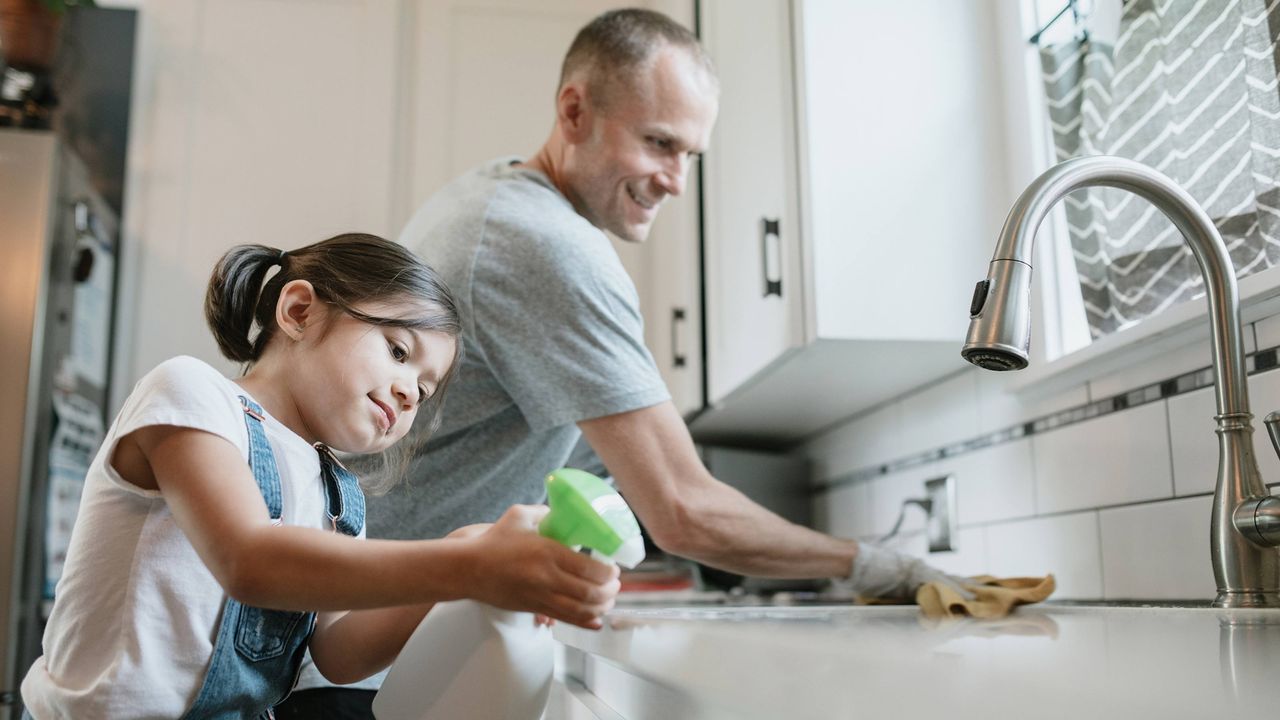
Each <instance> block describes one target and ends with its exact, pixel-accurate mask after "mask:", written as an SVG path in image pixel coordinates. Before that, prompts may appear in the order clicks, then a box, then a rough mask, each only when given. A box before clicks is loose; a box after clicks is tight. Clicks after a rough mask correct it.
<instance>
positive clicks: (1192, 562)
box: [1098, 496, 1217, 600]
mask: <svg viewBox="0 0 1280 720" xmlns="http://www.w3.org/2000/svg"><path fill="white" fill-rule="evenodd" d="M1212 507H1213V498H1211V497H1209V496H1203V497H1194V498H1184V499H1180V500H1168V501H1165V502H1157V503H1149V504H1144V505H1135V506H1133V507H1123V508H1112V509H1110V510H1101V511H1099V512H1098V519H1099V522H1100V523H1101V528H1102V578H1103V584H1104V586H1105V587H1106V593H1107V597H1108V598H1113V599H1115V598H1145V599H1152V600H1158V599H1163V600H1187V599H1205V600H1212V599H1213V597H1214V595H1215V594H1216V592H1217V588H1216V586H1215V584H1214V580H1213V566H1212V564H1211V563H1210V559H1209V513H1210V510H1211V509H1212Z"/></svg>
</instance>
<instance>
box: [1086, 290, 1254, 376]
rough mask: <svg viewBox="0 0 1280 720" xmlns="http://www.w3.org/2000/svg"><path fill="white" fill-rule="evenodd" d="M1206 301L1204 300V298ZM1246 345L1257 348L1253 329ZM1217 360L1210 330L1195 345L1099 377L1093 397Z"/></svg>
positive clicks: (1186, 371)
mask: <svg viewBox="0 0 1280 720" xmlns="http://www.w3.org/2000/svg"><path fill="white" fill-rule="evenodd" d="M1200 302H1203V301H1200ZM1244 349H1245V352H1246V353H1252V352H1254V351H1255V350H1257V347H1256V346H1255V344H1254V341H1253V333H1251V332H1245V333H1244ZM1212 364H1213V350H1212V346H1211V345H1210V341H1209V333H1208V331H1207V330H1206V331H1205V333H1204V338H1203V339H1200V340H1197V341H1196V342H1194V343H1192V344H1191V345H1186V346H1183V347H1181V348H1177V349H1175V350H1172V351H1170V352H1167V353H1163V354H1161V355H1158V356H1156V357H1154V358H1151V359H1149V360H1144V361H1143V362H1141V363H1138V364H1137V365H1135V366H1133V367H1127V368H1124V369H1122V370H1117V371H1116V372H1113V373H1110V374H1108V375H1104V376H1102V377H1100V378H1095V379H1093V380H1091V381H1090V382H1089V398H1090V399H1091V400H1100V399H1102V398H1108V397H1111V396H1113V395H1119V394H1121V393H1125V392H1128V391H1130V390H1134V389H1137V388H1140V387H1142V386H1144V385H1150V384H1152V383H1157V382H1161V381H1163V380H1168V379H1170V378H1173V377H1177V376H1178V375H1182V374H1183V373H1188V372H1191V371H1193V370H1199V369H1200V368H1206V367H1209V366H1210V365H1212Z"/></svg>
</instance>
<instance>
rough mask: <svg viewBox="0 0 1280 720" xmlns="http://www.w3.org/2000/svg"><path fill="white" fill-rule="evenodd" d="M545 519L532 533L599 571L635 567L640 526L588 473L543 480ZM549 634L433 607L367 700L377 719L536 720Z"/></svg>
mask: <svg viewBox="0 0 1280 720" xmlns="http://www.w3.org/2000/svg"><path fill="white" fill-rule="evenodd" d="M547 504H548V505H549V506H550V507H551V510H550V512H548V513H547V515H546V516H545V517H543V519H542V521H541V522H540V523H539V524H538V534H540V535H542V536H543V537H548V538H551V539H553V540H556V541H558V542H561V543H563V544H565V545H567V546H569V547H571V548H574V549H579V548H582V549H590V551H591V555H592V556H593V557H595V558H596V559H598V560H601V561H603V562H615V563H617V564H619V565H621V566H623V567H626V568H632V567H635V566H636V565H638V564H640V561H641V560H643V559H644V541H643V539H642V538H641V536H640V525H639V523H637V522H636V518H635V516H634V515H632V513H631V508H629V507H627V503H626V501H624V500H623V499H622V496H621V495H619V494H618V493H617V491H615V490H614V489H613V488H612V487H610V486H609V485H608V484H607V483H605V482H604V481H603V480H601V479H600V478H598V477H596V476H595V475H592V474H591V473H587V472H583V471H581V470H573V469H570V468H562V469H560V470H556V471H555V472H553V473H551V474H550V475H548V476H547ZM554 664H555V645H554V641H553V640H552V638H551V630H550V628H547V627H545V626H538V625H535V624H534V620H533V615H532V614H530V613H522V612H512V611H509V610H501V609H498V608H495V607H492V606H490V605H485V604H483V603H479V602H476V601H474V600H457V601H454V602H446V603H440V604H438V605H436V606H435V607H433V608H432V609H431V611H430V612H429V613H427V616H426V617H425V618H423V620H422V624H420V625H419V626H418V629H417V630H415V631H414V633H413V635H412V636H410V637H409V641H408V642H406V643H405V645H404V649H403V650H401V651H400V655H399V657H397V658H396V661H395V663H394V664H393V665H392V666H391V669H390V671H389V672H388V673H387V677H386V680H384V681H383V683H382V689H381V690H379V691H378V694H377V696H376V697H375V698H374V700H373V713H374V716H375V717H377V718H378V720H444V719H445V718H464V717H477V718H479V717H483V718H494V719H495V720H537V719H538V718H540V717H541V716H542V712H543V709H544V708H545V706H546V703H547V696H548V694H549V692H550V690H551V676H552V671H553V669H554Z"/></svg>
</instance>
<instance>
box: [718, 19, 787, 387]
mask: <svg viewBox="0 0 1280 720" xmlns="http://www.w3.org/2000/svg"><path fill="white" fill-rule="evenodd" d="M701 9H702V14H701V20H702V27H701V30H702V41H703V44H704V46H705V47H706V48H707V51H708V52H709V53H711V55H712V57H713V58H714V60H715V63H716V67H717V70H718V72H719V75H720V115H719V118H720V119H719V122H718V125H717V127H716V129H715V133H714V134H713V135H712V140H711V146H710V147H709V148H708V149H707V152H706V155H705V157H704V161H703V162H704V164H703V173H704V180H705V182H706V187H705V189H704V191H703V203H704V209H705V212H706V218H705V229H706V236H705V238H704V243H705V252H706V262H707V267H706V278H705V280H706V296H707V309H708V311H709V312H710V313H713V314H712V315H710V316H709V318H708V325H707V358H708V362H709V365H708V367H709V373H708V377H707V397H708V400H709V402H710V403H711V404H712V405H715V404H717V403H719V402H720V401H721V400H723V399H724V398H725V396H726V395H728V393H729V392H730V391H732V390H733V389H734V388H737V387H739V386H741V385H742V384H743V383H744V382H746V381H747V380H748V379H750V378H751V377H752V376H754V375H755V374H757V373H759V372H760V371H761V370H762V369H763V368H764V367H766V366H767V365H768V364H769V363H770V362H772V361H773V360H774V359H776V358H778V357H779V356H781V355H782V354H784V353H785V352H786V351H787V350H788V349H790V348H793V347H797V346H799V345H800V344H801V343H803V342H804V313H803V311H802V310H803V304H802V301H801V298H802V296H803V292H804V290H803V288H802V287H801V282H802V281H801V272H800V270H801V266H800V258H801V255H800V237H801V233H800V213H799V209H798V200H799V196H798V188H797V186H796V167H795V162H796V153H795V150H794V145H795V144H794V140H793V139H794V137H795V112H794V104H793V102H792V101H791V99H792V97H793V92H792V86H793V73H792V62H791V47H790V42H789V39H790V37H789V36H790V25H791V22H790V13H789V12H788V8H787V3H785V2H778V1H777V0H730V1H727V2H726V1H723V0H722V1H719V2H703V3H702V5H701ZM789 140H790V141H789Z"/></svg>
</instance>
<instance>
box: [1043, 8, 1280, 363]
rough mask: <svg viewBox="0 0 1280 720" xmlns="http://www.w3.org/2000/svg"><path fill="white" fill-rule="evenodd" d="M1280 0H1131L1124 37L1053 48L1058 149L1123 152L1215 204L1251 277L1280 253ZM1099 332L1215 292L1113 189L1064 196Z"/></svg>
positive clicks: (1047, 72) (1152, 218) (1241, 272)
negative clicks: (1279, 76)
mask: <svg viewBox="0 0 1280 720" xmlns="http://www.w3.org/2000/svg"><path fill="white" fill-rule="evenodd" d="M1278 7H1280V2H1278V1H1277V0H1231V1H1229V2H1222V1H1221V0H1198V1H1197V0H1164V1H1163V2H1157V1H1156V0H1128V1H1127V2H1125V4H1124V11H1123V15H1122V18H1121V21H1120V31H1119V34H1118V35H1117V38H1116V43H1115V45H1114V47H1112V46H1108V45H1105V44H1102V43H1098V42H1096V41H1089V40H1085V41H1083V42H1080V41H1071V42H1068V43H1063V44H1056V45H1051V46H1046V47H1043V48H1041V53H1040V56H1041V62H1042V68H1043V71H1044V83H1045V88H1046V93H1047V96H1048V100H1049V118H1050V121H1051V122H1052V125H1053V139H1054V145H1055V149H1056V151H1057V157H1058V160H1059V161H1061V160H1065V159H1067V158H1071V157H1079V156H1083V155H1119V156H1122V157H1127V158H1130V159H1132V160H1136V161H1138V162H1141V163H1143V164H1146V165H1149V166H1151V167H1153V168H1156V169H1157V170H1159V171H1161V172H1163V173H1164V174H1166V175H1168V176H1169V177H1170V178H1172V179H1173V180H1174V181H1175V182H1177V183H1178V184H1179V185H1181V186H1182V187H1183V188H1185V189H1186V190H1187V191H1188V192H1189V193H1191V195H1192V197H1194V198H1195V199H1196V200H1197V201H1198V202H1199V203H1200V205H1201V206H1202V207H1203V208H1204V209H1205V210H1206V211H1207V212H1208V213H1209V216H1210V217H1212V218H1213V219H1214V222H1215V223H1216V224H1217V226H1218V231H1219V232H1221V233H1222V237H1223V240H1225V241H1226V243H1227V248H1228V250H1229V251H1230V253H1231V260H1232V262H1233V263H1234V264H1235V267H1236V273H1237V275H1238V276H1240V277H1243V276H1245V275H1248V274H1250V273H1254V272H1257V271H1259V270H1264V269H1266V268H1269V267H1271V266H1272V265H1275V264H1277V263H1280V186H1278V184H1277V179H1278V178H1280V93H1278V92H1277V60H1278V58H1277V48H1276V39H1277V37H1280V11H1278V10H1277V8H1278ZM1065 204H1066V210H1067V224H1068V226H1069V230H1070V235H1071V245H1072V249H1073V250H1074V255H1075V261H1076V270H1077V273H1078V274H1079V277H1080V290H1081V293H1082V295H1083V297H1084V306H1085V312H1086V314H1087V315H1088V321H1089V330H1090V332H1091V334H1092V335H1093V337H1094V338H1097V337H1099V336H1101V335H1105V334H1107V333H1110V332H1114V331H1115V330H1119V329H1121V328H1124V327H1126V326H1128V325H1130V324H1132V323H1134V322H1137V321H1138V320H1140V319H1142V318H1144V317H1147V316H1148V315H1153V314H1155V313H1157V312H1160V311H1161V310H1163V309H1164V308H1166V307H1169V306H1170V305H1173V304H1174V303H1177V302H1181V301H1183V300H1187V299H1190V298H1193V297H1197V296H1199V295H1201V294H1203V290H1202V287H1201V286H1202V284H1203V283H1202V280H1201V278H1200V273H1199V271H1198V270H1197V269H1196V266H1195V260H1194V258H1192V256H1191V252H1190V249H1189V248H1187V246H1186V244H1185V243H1184V242H1183V240H1182V236H1181V235H1180V234H1179V233H1178V231H1177V229H1176V228H1174V226H1173V224H1172V223H1170V222H1169V221H1168V220H1167V219H1166V218H1165V217H1164V215H1163V214H1161V213H1160V212H1159V211H1158V210H1156V209H1155V208H1154V207H1153V206H1151V205H1150V204H1149V203H1147V202H1146V201H1145V200H1142V199H1141V198H1138V197H1137V196H1135V195H1133V194H1131V193H1128V192H1125V191H1122V190H1115V189H1110V188H1091V189H1088V190H1084V191H1080V192H1077V193H1073V194H1072V196H1070V197H1068V198H1067V199H1066V201H1065Z"/></svg>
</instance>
